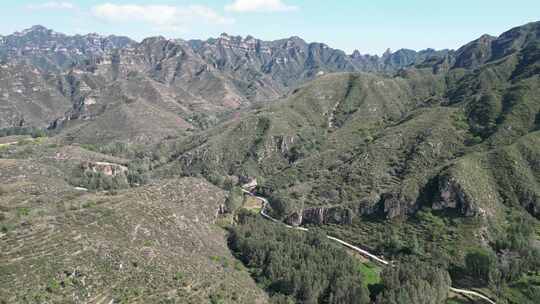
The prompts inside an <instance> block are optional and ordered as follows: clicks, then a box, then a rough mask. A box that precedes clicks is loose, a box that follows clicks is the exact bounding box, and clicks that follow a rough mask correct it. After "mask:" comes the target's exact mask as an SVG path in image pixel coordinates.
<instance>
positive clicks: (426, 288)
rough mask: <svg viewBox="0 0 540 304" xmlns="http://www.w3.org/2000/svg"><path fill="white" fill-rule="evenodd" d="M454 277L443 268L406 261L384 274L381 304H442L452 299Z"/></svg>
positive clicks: (380, 296) (413, 260)
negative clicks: (451, 288)
mask: <svg viewBox="0 0 540 304" xmlns="http://www.w3.org/2000/svg"><path fill="white" fill-rule="evenodd" d="M450 285H451V281H450V275H449V274H448V272H447V271H446V270H444V269H441V268H440V267H435V266H432V265H430V264H428V263H425V262H420V261H418V260H417V259H406V260H403V261H401V262H399V263H398V264H397V265H395V267H387V268H385V270H384V271H383V273H382V292H381V293H380V294H379V295H378V296H377V300H376V303H377V304H403V303H415V304H442V303H445V302H446V300H447V298H448V291H449V288H450Z"/></svg>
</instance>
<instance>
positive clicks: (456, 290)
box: [242, 189, 497, 304]
mask: <svg viewBox="0 0 540 304" xmlns="http://www.w3.org/2000/svg"><path fill="white" fill-rule="evenodd" d="M242 191H243V192H244V193H246V194H248V195H250V196H252V197H254V198H256V199H258V200H260V201H261V202H262V208H261V216H263V217H264V218H266V219H268V220H270V221H272V222H275V223H279V224H282V225H285V226H286V227H287V228H290V229H296V230H301V231H309V229H307V228H304V227H293V226H290V225H287V224H285V223H283V222H282V221H279V220H277V219H275V218H273V217H271V216H270V215H268V213H266V207H267V206H268V205H269V203H268V200H267V199H266V198H264V197H261V196H256V195H254V194H253V193H251V192H249V191H247V190H245V189H242ZM326 237H327V238H328V239H330V240H332V241H335V242H337V243H340V244H341V245H343V246H345V247H347V248H349V249H351V250H354V251H355V252H357V253H359V254H361V255H362V256H364V257H366V258H368V259H370V260H372V261H374V262H376V263H379V264H381V265H383V266H387V265H392V263H391V262H389V261H386V260H384V259H383V258H380V257H378V256H376V255H374V254H372V253H369V252H368V251H366V250H364V249H361V248H358V247H357V246H354V245H353V244H351V243H347V242H345V241H343V240H340V239H338V238H335V237H333V236H329V235H327V236H326ZM450 291H452V292H454V293H458V294H461V295H465V296H474V297H477V298H480V299H482V300H485V301H486V302H488V303H490V304H497V303H495V301H493V300H491V299H490V298H488V297H487V296H485V295H483V294H481V293H478V292H476V291H472V290H466V289H460V288H454V287H450Z"/></svg>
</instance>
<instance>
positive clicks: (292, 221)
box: [286, 206, 353, 226]
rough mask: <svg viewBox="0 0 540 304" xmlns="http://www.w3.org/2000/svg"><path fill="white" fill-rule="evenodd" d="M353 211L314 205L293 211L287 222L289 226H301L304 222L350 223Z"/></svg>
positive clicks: (339, 207) (318, 223) (338, 207)
mask: <svg viewBox="0 0 540 304" xmlns="http://www.w3.org/2000/svg"><path fill="white" fill-rule="evenodd" d="M352 220H353V212H352V210H351V209H348V208H345V207H341V206H336V207H328V208H327V207H314V208H307V209H304V210H302V211H300V212H294V213H293V214H291V215H290V216H289V217H288V218H287V219H286V222H287V224H289V225H291V226H301V225H305V224H313V225H321V224H339V225H349V224H352Z"/></svg>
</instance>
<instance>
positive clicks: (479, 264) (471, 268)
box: [465, 248, 495, 283]
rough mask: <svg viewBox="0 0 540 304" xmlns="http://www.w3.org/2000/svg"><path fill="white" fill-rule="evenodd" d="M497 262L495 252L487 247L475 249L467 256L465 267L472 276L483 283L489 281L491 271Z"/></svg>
mask: <svg viewBox="0 0 540 304" xmlns="http://www.w3.org/2000/svg"><path fill="white" fill-rule="evenodd" d="M494 264H495V257H494V256H493V254H492V253H491V252H489V251H487V250H485V249H481V248H478V249H474V250H472V251H470V252H469V253H467V255H466V256H465V267H466V268H467V272H468V273H469V275H470V276H472V277H473V278H475V279H478V280H481V281H482V282H483V283H487V282H488V281H489V272H490V269H491V268H492V267H494Z"/></svg>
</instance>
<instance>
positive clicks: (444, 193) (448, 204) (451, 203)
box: [432, 176, 482, 217]
mask: <svg viewBox="0 0 540 304" xmlns="http://www.w3.org/2000/svg"><path fill="white" fill-rule="evenodd" d="M439 194H440V195H439V200H438V201H436V202H435V203H434V204H433V205H432V208H433V209H434V210H442V209H456V210H457V211H458V212H459V213H460V214H462V215H464V216H469V217H470V216H477V215H480V214H481V213H482V212H481V209H480V208H479V207H478V206H476V205H475V203H474V202H473V200H472V199H471V198H470V197H469V196H468V195H467V193H466V192H465V191H464V189H463V187H462V186H461V184H460V183H459V182H458V181H457V180H456V179H455V178H454V177H451V176H443V177H441V178H440V180H439Z"/></svg>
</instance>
